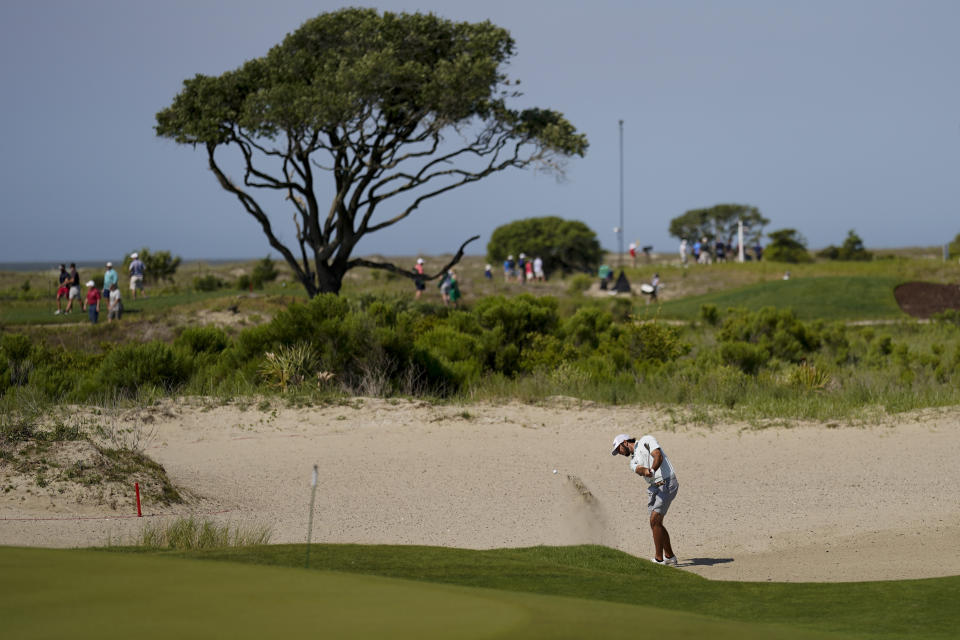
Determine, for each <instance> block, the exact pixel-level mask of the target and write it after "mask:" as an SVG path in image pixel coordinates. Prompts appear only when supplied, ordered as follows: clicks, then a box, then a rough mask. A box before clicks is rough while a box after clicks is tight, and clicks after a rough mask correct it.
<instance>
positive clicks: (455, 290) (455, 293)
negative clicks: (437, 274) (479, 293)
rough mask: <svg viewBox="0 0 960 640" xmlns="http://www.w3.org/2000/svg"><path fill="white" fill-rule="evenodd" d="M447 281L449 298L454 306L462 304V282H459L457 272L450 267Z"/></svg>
mask: <svg viewBox="0 0 960 640" xmlns="http://www.w3.org/2000/svg"><path fill="white" fill-rule="evenodd" d="M447 282H448V283H449V285H450V286H449V290H448V298H449V300H450V302H451V303H452V304H453V306H455V307H458V306H460V304H459V301H460V283H459V282H457V273H456V272H455V271H454V270H453V269H450V271H448V272H447Z"/></svg>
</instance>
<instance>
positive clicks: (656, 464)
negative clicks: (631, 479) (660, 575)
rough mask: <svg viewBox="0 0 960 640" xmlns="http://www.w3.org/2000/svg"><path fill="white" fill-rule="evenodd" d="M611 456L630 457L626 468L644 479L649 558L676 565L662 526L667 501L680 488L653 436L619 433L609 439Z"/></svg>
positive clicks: (668, 461) (667, 534)
mask: <svg viewBox="0 0 960 640" xmlns="http://www.w3.org/2000/svg"><path fill="white" fill-rule="evenodd" d="M610 453H611V454H612V455H617V454H620V455H622V456H627V457H628V458H630V469H631V470H632V471H633V472H634V473H636V474H637V475H639V476H643V479H644V480H646V481H647V485H648V486H647V495H648V498H649V499H648V501H647V511H649V512H650V530H651V531H652V532H653V546H654V550H655V555H654V557H653V558H651V560H653V562H656V563H657V564H662V565H668V566H673V567H675V566H677V556H675V555H674V554H673V547H671V546H670V534H669V533H667V528H666V527H664V526H663V518H664V516H666V515H667V509H669V508H670V503H671V502H673V499H674V498H676V497H677V490H678V489H679V488H680V485H679V483H678V482H677V474H676V473H674V470H673V466H672V465H671V464H670V460H669V459H668V458H667V455H666V454H665V453H664V452H663V449H661V448H660V443H659V442H657V439H656V438H654V437H653V436H643V437H642V438H640V441H639V442H637V439H636V438H633V437H632V436H629V435H627V434H626V433H621V434H620V435H618V436H617V437H616V438H614V439H613V451H611V452H610Z"/></svg>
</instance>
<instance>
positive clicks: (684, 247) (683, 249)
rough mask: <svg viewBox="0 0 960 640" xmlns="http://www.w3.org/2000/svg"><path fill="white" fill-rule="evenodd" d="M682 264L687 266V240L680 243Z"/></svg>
mask: <svg viewBox="0 0 960 640" xmlns="http://www.w3.org/2000/svg"><path fill="white" fill-rule="evenodd" d="M680 264H682V265H683V266H687V239H686V238H684V239H683V240H681V241H680Z"/></svg>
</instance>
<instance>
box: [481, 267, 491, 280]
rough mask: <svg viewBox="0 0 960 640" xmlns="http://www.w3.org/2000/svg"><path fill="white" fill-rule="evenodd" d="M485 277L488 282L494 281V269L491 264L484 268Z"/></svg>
mask: <svg viewBox="0 0 960 640" xmlns="http://www.w3.org/2000/svg"><path fill="white" fill-rule="evenodd" d="M483 277H484V278H486V279H487V280H493V267H492V266H490V265H489V264H487V266H485V267H484V268H483Z"/></svg>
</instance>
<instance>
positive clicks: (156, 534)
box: [136, 516, 273, 551]
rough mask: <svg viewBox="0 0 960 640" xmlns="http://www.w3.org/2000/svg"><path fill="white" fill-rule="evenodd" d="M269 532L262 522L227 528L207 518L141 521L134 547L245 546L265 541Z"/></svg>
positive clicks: (194, 547)
mask: <svg viewBox="0 0 960 640" xmlns="http://www.w3.org/2000/svg"><path fill="white" fill-rule="evenodd" d="M272 535H273V532H272V530H271V529H270V527H268V526H266V525H262V526H255V527H249V528H242V527H239V526H236V527H232V528H231V526H230V525H229V524H219V523H217V522H214V521H213V520H210V519H203V520H199V519H197V518H195V517H193V516H190V517H187V518H182V517H181V518H177V519H175V520H173V521H171V522H167V523H160V522H156V523H154V522H151V523H147V524H145V525H144V526H143V529H142V530H141V532H140V535H139V537H138V538H137V541H136V546H138V547H146V548H148V549H174V550H178V551H185V550H188V549H223V548H227V547H249V546H255V545H264V544H269V543H270V538H271V536H272Z"/></svg>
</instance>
